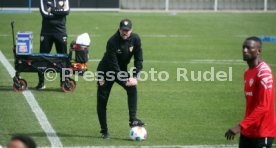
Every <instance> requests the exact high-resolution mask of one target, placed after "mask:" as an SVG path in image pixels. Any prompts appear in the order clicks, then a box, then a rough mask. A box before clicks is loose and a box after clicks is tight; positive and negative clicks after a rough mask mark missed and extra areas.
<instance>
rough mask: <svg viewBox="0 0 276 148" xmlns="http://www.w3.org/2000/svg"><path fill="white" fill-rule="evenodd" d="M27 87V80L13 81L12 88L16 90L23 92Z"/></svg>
mask: <svg viewBox="0 0 276 148" xmlns="http://www.w3.org/2000/svg"><path fill="white" fill-rule="evenodd" d="M26 88H27V82H26V81H25V80H24V79H18V81H17V82H14V83H13V90H14V91H16V92H23V91H24V90H26Z"/></svg>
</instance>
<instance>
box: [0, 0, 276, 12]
mask: <svg viewBox="0 0 276 148" xmlns="http://www.w3.org/2000/svg"><path fill="white" fill-rule="evenodd" d="M69 1H70V7H71V8H73V9H74V8H75V9H76V8H77V9H78V10H92V9H93V10H100V11H102V10H104V9H106V10H110V11H114V10H115V11H117V10H141V11H143V10H158V11H275V10H276V0H69ZM39 3H40V0H0V13H1V11H2V12H3V11H4V10H10V9H11V10H15V11H16V10H31V9H33V8H35V9H37V8H38V7H39Z"/></svg>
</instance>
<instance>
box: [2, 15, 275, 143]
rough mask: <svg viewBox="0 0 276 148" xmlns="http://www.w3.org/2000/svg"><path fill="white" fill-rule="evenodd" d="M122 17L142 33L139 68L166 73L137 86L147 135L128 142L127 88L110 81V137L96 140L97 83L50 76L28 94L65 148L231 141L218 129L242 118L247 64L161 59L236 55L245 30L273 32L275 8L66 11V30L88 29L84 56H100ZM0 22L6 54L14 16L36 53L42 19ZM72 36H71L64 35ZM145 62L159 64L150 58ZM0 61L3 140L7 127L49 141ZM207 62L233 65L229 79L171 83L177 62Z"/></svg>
mask: <svg viewBox="0 0 276 148" xmlns="http://www.w3.org/2000/svg"><path fill="white" fill-rule="evenodd" d="M126 17H128V18H130V19H131V20H132V21H133V24H134V31H135V32H137V33H139V35H140V36H141V38H142V44H143V53H144V60H145V63H144V70H145V71H149V70H150V68H155V69H156V70H158V71H163V70H166V71H168V72H169V73H170V79H169V81H167V82H160V81H159V82H153V81H145V82H140V83H139V85H138V96H139V100H138V117H139V118H141V119H142V120H144V121H145V122H146V123H147V126H146V129H147V131H148V134H149V137H148V139H147V140H146V141H144V142H132V141H130V140H128V139H129V138H128V131H129V127H128V110H127V99H126V93H125V91H124V90H123V89H122V88H121V87H119V86H118V85H114V87H113V89H112V92H111V96H110V100H109V103H108V124H109V128H110V132H111V135H112V139H110V140H108V141H104V140H101V139H100V138H99V124H98V119H97V114H96V82H95V81H93V82H87V81H84V80H83V79H82V78H79V79H80V80H79V81H78V82H77V88H76V90H75V91H74V92H73V93H63V92H61V91H60V89H59V81H58V80H56V81H53V82H47V83H46V85H47V89H46V90H45V91H35V90H33V91H32V92H33V94H34V96H35V97H36V99H37V101H38V103H39V105H40V106H41V108H42V109H43V111H44V112H45V114H46V115H47V117H48V120H49V121H50V123H51V124H52V126H53V128H54V129H55V130H56V132H57V134H58V136H59V137H60V139H61V141H62V143H63V144H64V146H74V145H79V146H86V145H137V146H138V145H196V144H237V138H236V140H234V141H226V140H225V138H224V132H225V131H226V129H228V128H229V127H231V126H234V125H235V124H237V123H238V122H239V121H241V120H242V118H243V116H244V110H245V99H244V95H243V72H244V70H245V69H246V68H247V66H246V64H238V65H236V64H208V63H206V64H204V63H200V64H191V63H170V62H167V63H166V61H187V60H194V59H198V60H200V59H216V60H232V59H234V60H239V59H241V57H242V56H241V45H242V42H243V40H244V39H245V38H246V37H247V36H252V35H256V36H260V35H276V29H275V26H276V20H275V17H276V13H179V14H177V15H175V16H173V15H170V14H169V13H103V12H102V13H100V12H89V13H88V12H71V14H70V15H69V16H68V17H67V30H68V34H69V35H71V34H74V35H77V34H80V33H83V32H88V33H89V34H90V35H91V37H92V46H91V49H90V59H100V58H101V57H102V56H103V53H104V51H105V46H106V41H107V39H108V38H109V37H110V36H111V35H112V34H113V33H114V32H115V31H116V29H117V28H118V24H119V21H120V20H121V19H123V18H126ZM0 20H1V21H0V26H1V27H0V35H2V36H0V45H1V47H0V49H1V51H2V52H3V53H4V54H5V56H6V57H7V58H8V59H12V58H13V55H12V52H11V47H12V39H11V29H10V20H15V29H16V31H19V30H20V31H32V32H33V33H34V50H35V51H34V52H38V51H39V50H38V49H39V39H40V38H39V34H40V29H41V17H40V14H39V13H38V12H34V13H31V14H0ZM5 35H7V36H5ZM147 35H179V36H180V37H175V38H156V37H146V36H147ZM181 36H182V37H181ZM74 39H75V37H72V36H69V39H68V41H71V40H74ZM275 48H276V43H264V47H263V49H264V50H263V53H262V58H263V59H265V61H266V62H267V63H270V64H271V65H272V68H273V69H274V71H275V70H276V67H275V65H276V61H275V57H276V52H275V50H276V49H275ZM52 52H53V53H54V52H55V50H54V49H53V50H52ZM151 60H159V61H164V62H162V63H152V62H150V61H151ZM147 61H149V62H147ZM97 64H98V63H97V62H90V63H89V69H90V70H91V71H95V69H96V67H97ZM0 67H1V69H0V76H1V79H0V82H1V83H0V96H1V97H0V98H1V99H0V100H1V106H2V107H1V108H0V117H1V118H0V144H2V145H4V144H5V143H6V142H7V141H8V139H9V138H10V135H11V134H13V133H23V134H28V135H30V136H32V137H34V138H35V140H36V141H37V143H38V144H39V145H40V146H50V145H49V142H48V140H47V138H46V136H45V134H44V133H43V130H42V129H41V128H40V126H39V124H38V121H37V120H36V118H35V117H34V114H33V113H32V111H31V110H30V107H29V106H28V104H27V102H26V101H25V98H24V97H23V95H21V94H20V93H16V92H13V91H12V90H11V86H12V80H11V78H10V77H9V75H8V74H7V72H6V70H5V69H3V65H0ZM211 67H215V70H216V71H219V70H224V71H227V70H228V67H232V68H233V81H231V82H228V81H227V82H219V81H215V82H192V81H188V82H186V81H180V82H177V81H176V69H177V68H187V69H188V70H189V71H198V70H201V71H204V70H210V68H211ZM22 77H23V78H25V79H26V80H27V81H28V85H29V87H30V88H32V87H34V86H35V85H36V83H37V81H38V80H37V74H33V73H22Z"/></svg>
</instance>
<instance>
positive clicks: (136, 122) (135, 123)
mask: <svg viewBox="0 0 276 148" xmlns="http://www.w3.org/2000/svg"><path fill="white" fill-rule="evenodd" d="M144 125H145V123H144V122H143V121H141V120H139V119H134V120H131V121H129V126H130V127H134V126H144Z"/></svg>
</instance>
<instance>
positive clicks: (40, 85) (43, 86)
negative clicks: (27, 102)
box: [35, 82, 46, 90]
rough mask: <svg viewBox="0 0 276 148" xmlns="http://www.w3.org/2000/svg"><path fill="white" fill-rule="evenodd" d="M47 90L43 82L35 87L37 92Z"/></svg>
mask: <svg viewBox="0 0 276 148" xmlns="http://www.w3.org/2000/svg"><path fill="white" fill-rule="evenodd" d="M45 88H46V86H45V85H44V83H42V82H39V83H38V84H37V86H36V87H35V89H37V90H42V89H45Z"/></svg>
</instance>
